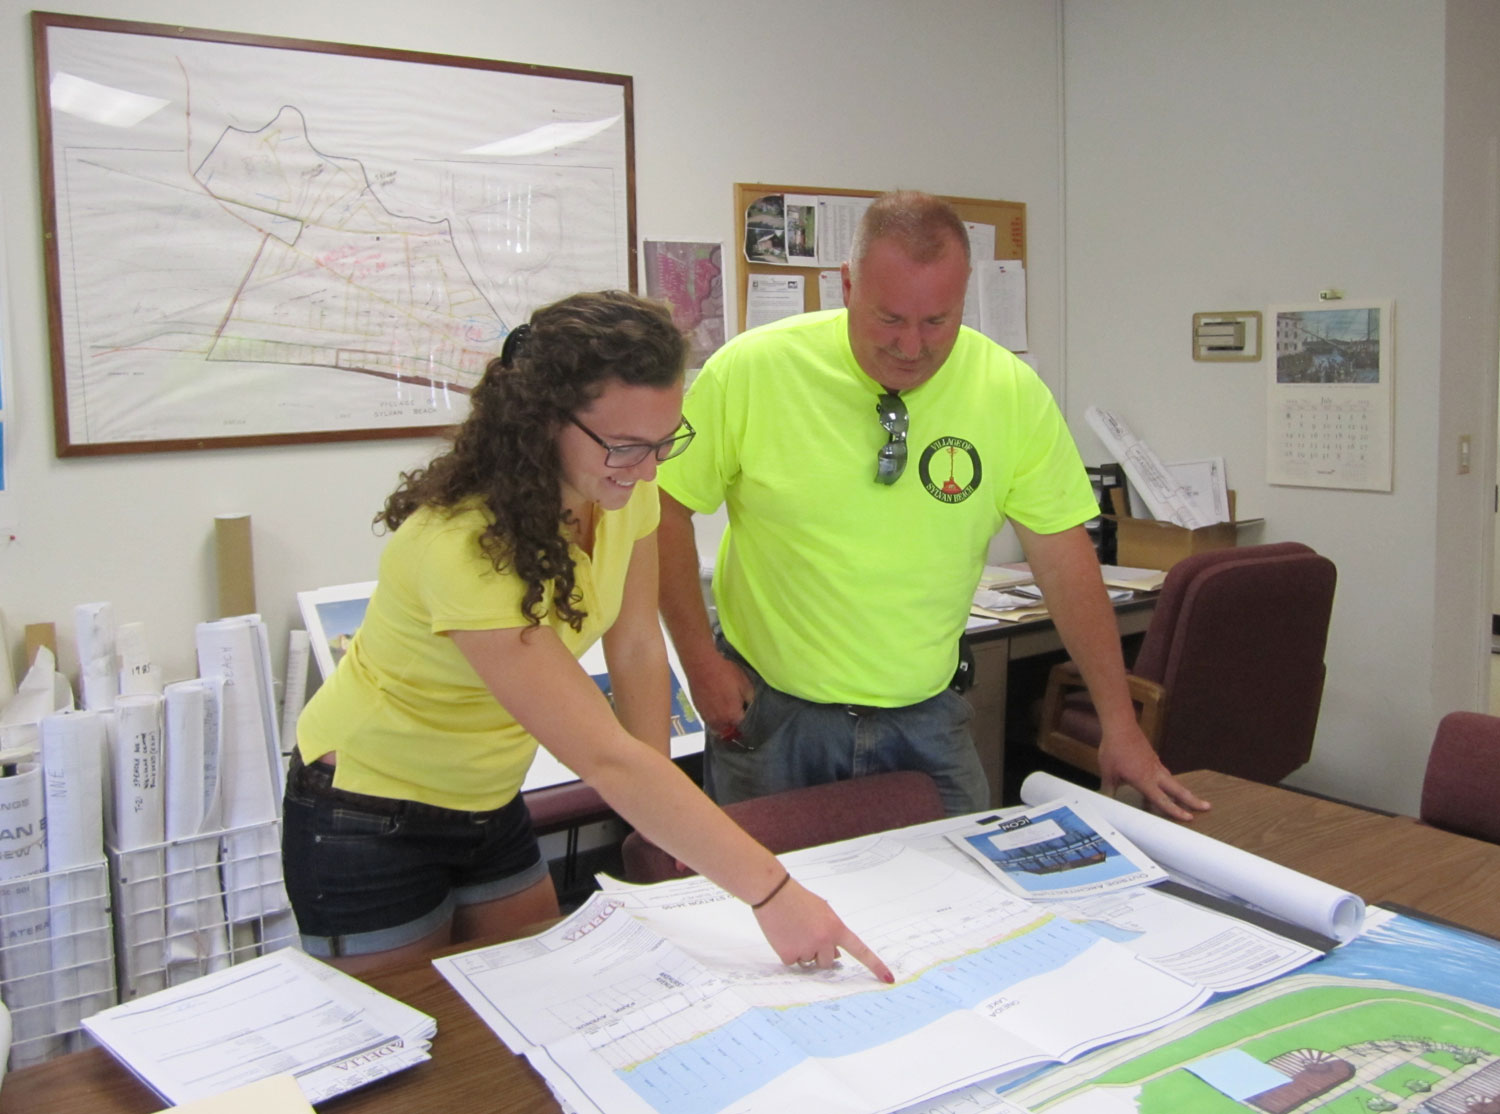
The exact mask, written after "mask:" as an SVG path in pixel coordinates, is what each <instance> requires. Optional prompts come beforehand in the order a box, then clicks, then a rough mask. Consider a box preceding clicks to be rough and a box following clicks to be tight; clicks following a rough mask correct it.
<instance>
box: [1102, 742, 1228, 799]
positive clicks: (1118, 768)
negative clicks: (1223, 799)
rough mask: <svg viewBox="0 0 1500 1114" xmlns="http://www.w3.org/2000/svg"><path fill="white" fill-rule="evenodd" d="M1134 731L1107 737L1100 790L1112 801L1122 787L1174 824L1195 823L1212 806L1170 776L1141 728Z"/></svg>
mask: <svg viewBox="0 0 1500 1114" xmlns="http://www.w3.org/2000/svg"><path fill="white" fill-rule="evenodd" d="M1131 726H1132V727H1134V730H1133V731H1123V732H1116V733H1114V734H1109V733H1106V734H1105V736H1104V738H1103V740H1102V741H1101V742H1100V744H1099V780H1100V785H1099V789H1100V791H1101V792H1102V793H1104V795H1105V796H1107V797H1112V796H1114V794H1115V790H1117V789H1118V788H1119V787H1120V786H1121V785H1129V786H1130V787H1131V788H1132V789H1134V790H1135V791H1136V792H1138V793H1139V794H1140V795H1141V796H1142V797H1143V798H1144V799H1145V802H1146V804H1147V805H1148V806H1149V807H1150V809H1151V811H1152V812H1156V813H1159V814H1160V815H1162V816H1167V817H1170V818H1171V819H1173V820H1192V818H1193V814H1194V813H1195V812H1206V811H1207V810H1208V809H1209V808H1211V807H1212V806H1211V805H1210V804H1209V803H1208V802H1207V801H1205V800H1204V799H1203V798H1201V797H1198V796H1195V795H1194V794H1193V791H1192V790H1191V789H1189V788H1188V787H1187V786H1186V785H1183V784H1182V782H1180V781H1178V780H1177V779H1176V778H1175V777H1173V776H1172V774H1171V773H1170V772H1168V770H1167V768H1166V767H1165V766H1163V765H1162V764H1161V759H1160V758H1158V757H1157V756H1156V751H1155V750H1154V749H1153V748H1152V746H1151V742H1150V740H1148V739H1147V738H1146V736H1145V735H1143V734H1142V733H1141V730H1140V727H1139V726H1138V725H1135V724H1132V725H1131Z"/></svg>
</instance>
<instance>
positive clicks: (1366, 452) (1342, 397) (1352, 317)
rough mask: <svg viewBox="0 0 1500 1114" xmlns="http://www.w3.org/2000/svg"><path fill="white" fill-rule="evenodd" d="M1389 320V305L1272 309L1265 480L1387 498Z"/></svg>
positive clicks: (1391, 339)
mask: <svg viewBox="0 0 1500 1114" xmlns="http://www.w3.org/2000/svg"><path fill="white" fill-rule="evenodd" d="M1394 312H1395V307H1394V304H1393V303H1392V302H1390V301H1372V302H1336V303H1332V304H1330V303H1326V302H1325V303H1321V304H1318V305H1312V306H1280V307H1272V309H1271V319H1272V321H1273V322H1274V323H1275V326H1276V333H1275V336H1276V359H1275V361H1274V362H1273V363H1272V364H1271V366H1270V371H1269V378H1268V381H1267V428H1268V436H1267V440H1266V480H1267V482H1269V483H1273V484H1285V485H1292V486H1298V487H1330V488H1344V489H1348V490H1354V491H1390V490H1391V485H1392V480H1393V472H1394V469H1393V463H1392V433H1393V420H1392V405H1391V403H1392V399H1393V397H1394V392H1393V390H1392V387H1393V382H1394V379H1395V373H1396V369H1395V355H1396V353H1395V345H1394V337H1393V326H1394V320H1393V316H1394Z"/></svg>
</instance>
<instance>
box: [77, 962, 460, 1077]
mask: <svg viewBox="0 0 1500 1114" xmlns="http://www.w3.org/2000/svg"><path fill="white" fill-rule="evenodd" d="M83 1024H84V1028H86V1029H87V1030H88V1031H89V1033H91V1034H92V1035H93V1036H94V1038H95V1039H96V1040H97V1041H98V1042H99V1043H100V1044H102V1045H103V1046H104V1047H105V1048H107V1049H109V1051H110V1052H111V1053H113V1054H114V1055H115V1057H117V1058H118V1059H119V1060H120V1061H121V1063H123V1064H124V1065H125V1066H126V1067H128V1068H129V1069H130V1070H131V1071H132V1072H134V1073H135V1074H136V1075H137V1076H138V1077H139V1078H140V1079H141V1080H143V1081H144V1082H145V1083H146V1085H147V1086H149V1087H150V1088H151V1089H152V1090H153V1091H155V1092H156V1093H157V1094H158V1095H160V1096H161V1097H162V1098H163V1099H165V1100H166V1101H168V1102H170V1103H173V1104H178V1103H184V1102H191V1101H193V1100H195V1099H201V1098H206V1097H208V1096H210V1095H216V1094H219V1093H220V1092H223V1091H228V1090H230V1089H232V1088H234V1087H238V1086H241V1085H243V1084H245V1083H250V1082H253V1081H254V1080H257V1079H263V1078H265V1077H266V1076H269V1075H277V1074H281V1073H283V1072H287V1071H290V1072H291V1073H292V1075H294V1076H295V1077H296V1079H297V1084H298V1086H299V1087H301V1089H302V1093H303V1094H304V1095H305V1096H307V1100H308V1101H309V1102H313V1103H317V1102H322V1101H323V1100H325V1099H329V1098H332V1097H333V1096H334V1095H338V1094H342V1093H344V1092H345V1091H351V1090H354V1089H355V1088H356V1087H363V1086H364V1085H365V1084H367V1083H371V1082H373V1081H374V1080H376V1079H380V1078H383V1077H385V1076H388V1075H393V1074H395V1073H396V1072H398V1071H404V1070H405V1069H406V1068H409V1067H412V1066H413V1065H415V1064H419V1063H421V1062H422V1061H423V1060H427V1059H429V1058H430V1057H429V1055H428V1049H429V1048H430V1047H431V1041H432V1037H433V1035H434V1034H435V1033H436V1032H437V1022H435V1021H434V1020H433V1019H432V1018H431V1017H429V1016H428V1015H426V1014H424V1013H421V1012H420V1011H418V1010H414V1009H412V1008H411V1007H410V1006H408V1005H405V1004H404V1003H402V1002H398V1001H396V1000H395V999H394V998H391V997H389V996H387V995H385V994H382V993H380V992H379V991H378V990H375V989H374V988H373V987H370V986H367V985H365V984H364V983H362V982H360V981H359V980H357V979H354V978H351V977H350V976H348V975H346V974H344V973H343V972H341V971H336V970H334V968H332V967H330V966H328V965H327V964H326V963H321V962H319V961H318V960H316V959H312V958H310V957H308V956H306V955H303V954H302V953H301V952H296V951H292V950H290V949H287V950H283V951H278V952H274V953H272V954H271V955H266V956H261V957H260V958H258V959H252V960H250V961H248V962H246V963H241V964H239V965H238V966H235V967H231V968H228V969H226V970H223V971H218V972H215V973H214V974H211V975H205V976H204V977H203V978H201V979H197V980H195V981H194V982H192V983H191V984H189V985H187V986H181V987H172V988H171V989H169V990H163V991H160V992H159V993H156V994H153V995H151V996H150V997H148V998H142V999H140V1000H138V1001H135V1002H130V1003H126V1004H123V1005H119V1006H115V1007H114V1008H112V1009H108V1010H105V1011H104V1012H103V1013H99V1014H96V1015H95V1016H93V1017H91V1018H89V1019H88V1020H87V1021H85V1022H84V1023H83Z"/></svg>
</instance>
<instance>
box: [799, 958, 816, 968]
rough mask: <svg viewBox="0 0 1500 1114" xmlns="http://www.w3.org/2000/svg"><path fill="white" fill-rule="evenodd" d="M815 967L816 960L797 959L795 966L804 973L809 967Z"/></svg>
mask: <svg viewBox="0 0 1500 1114" xmlns="http://www.w3.org/2000/svg"><path fill="white" fill-rule="evenodd" d="M817 965H818V961H817V959H799V960H797V966H798V967H801V968H802V969H803V970H804V971H805V970H807V969H808V968H809V967H816V966H817Z"/></svg>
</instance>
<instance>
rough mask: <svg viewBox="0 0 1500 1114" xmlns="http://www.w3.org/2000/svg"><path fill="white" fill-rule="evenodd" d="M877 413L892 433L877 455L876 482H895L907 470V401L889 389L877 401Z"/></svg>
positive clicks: (886, 428) (886, 429) (887, 429)
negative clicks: (903, 400)
mask: <svg viewBox="0 0 1500 1114" xmlns="http://www.w3.org/2000/svg"><path fill="white" fill-rule="evenodd" d="M875 413H877V414H879V415H880V424H881V425H882V426H884V427H885V431H886V433H888V434H889V435H890V437H889V438H888V439H887V441H886V443H885V444H884V445H881V446H880V452H879V454H878V455H877V456H876V457H875V482H876V483H878V484H893V483H895V482H896V481H897V480H899V479H900V478H901V473H902V472H904V471H906V427H907V425H908V424H909V422H908V419H907V415H906V403H904V402H902V401H901V396H900V395H898V394H896V392H894V391H887V392H886V393H885V394H883V395H881V396H880V398H878V399H877V400H876V401H875Z"/></svg>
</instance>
